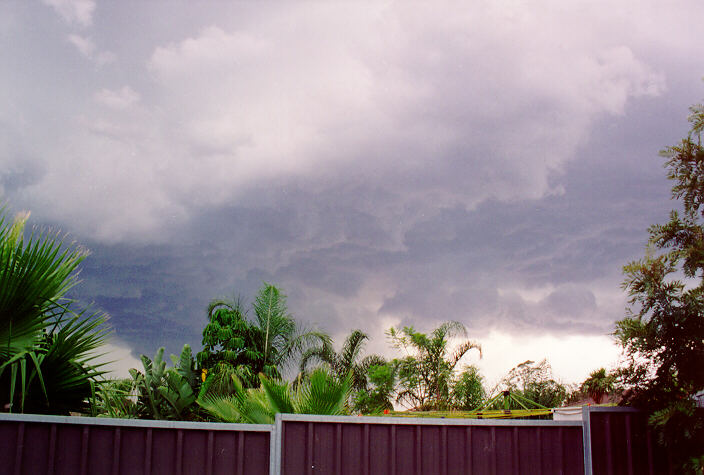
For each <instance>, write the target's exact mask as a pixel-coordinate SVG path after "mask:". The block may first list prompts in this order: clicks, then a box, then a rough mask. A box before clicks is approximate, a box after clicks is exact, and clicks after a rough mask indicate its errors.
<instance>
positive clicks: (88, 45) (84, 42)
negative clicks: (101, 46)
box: [68, 34, 96, 58]
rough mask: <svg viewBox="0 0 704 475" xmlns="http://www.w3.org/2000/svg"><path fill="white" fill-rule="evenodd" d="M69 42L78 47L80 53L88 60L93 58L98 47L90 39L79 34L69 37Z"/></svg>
mask: <svg viewBox="0 0 704 475" xmlns="http://www.w3.org/2000/svg"><path fill="white" fill-rule="evenodd" d="M68 41H69V42H70V43H71V44H72V45H73V46H75V47H76V49H77V50H78V52H79V53H81V54H82V55H83V56H85V57H86V58H91V57H93V54H94V53H95V50H96V47H95V43H94V42H93V40H92V39H90V37H87V36H81V35H77V34H71V35H68Z"/></svg>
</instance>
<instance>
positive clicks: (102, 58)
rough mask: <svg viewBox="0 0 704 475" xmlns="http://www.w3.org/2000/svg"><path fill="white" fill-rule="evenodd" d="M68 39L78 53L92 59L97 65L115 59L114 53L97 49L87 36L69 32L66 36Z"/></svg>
mask: <svg viewBox="0 0 704 475" xmlns="http://www.w3.org/2000/svg"><path fill="white" fill-rule="evenodd" d="M68 41H69V42H70V43H71V44H72V45H73V46H75V47H76V49H77V50H78V52H79V53H81V54H82V55H83V56H85V57H86V58H88V59H90V60H92V61H94V62H95V63H96V64H97V65H98V66H104V65H106V64H110V63H113V62H115V60H116V59H117V57H116V56H115V54H114V53H112V52H110V51H98V48H97V46H96V45H95V42H94V41H93V39H92V38H90V37H89V36H81V35H78V34H71V35H69V36H68Z"/></svg>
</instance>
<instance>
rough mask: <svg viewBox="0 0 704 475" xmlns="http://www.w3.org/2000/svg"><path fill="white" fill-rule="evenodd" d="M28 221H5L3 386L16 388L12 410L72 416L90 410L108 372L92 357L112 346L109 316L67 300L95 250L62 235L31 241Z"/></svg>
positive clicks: (0, 272) (0, 248)
mask: <svg viewBox="0 0 704 475" xmlns="http://www.w3.org/2000/svg"><path fill="white" fill-rule="evenodd" d="M28 216H29V214H24V215H20V216H19V217H18V218H17V219H15V221H14V223H13V224H12V225H9V224H8V222H7V220H6V219H5V216H4V214H2V215H0V381H2V386H3V387H5V388H9V391H8V392H9V394H2V395H0V400H4V401H6V402H4V403H9V404H10V410H17V409H19V410H21V411H25V410H30V411H33V412H53V413H68V411H69V410H79V409H80V408H82V407H83V399H85V398H86V397H88V396H90V380H91V379H93V378H95V377H96V376H97V375H99V374H100V372H99V371H98V370H97V369H95V368H92V367H91V365H90V363H91V359H92V358H93V357H94V356H95V355H94V356H90V354H91V353H92V352H93V350H95V349H96V348H97V347H98V346H100V345H101V344H102V343H103V342H104V339H105V331H104V330H101V329H100V328H101V325H102V323H103V322H104V321H105V316H104V315H103V314H101V313H99V312H93V313H90V312H88V311H87V310H83V311H80V312H76V311H74V310H73V308H74V307H75V305H72V301H71V300H69V299H67V298H65V295H66V292H68V290H70V289H71V288H72V287H73V286H74V285H75V284H76V282H77V280H76V272H75V271H76V268H77V266H78V264H79V263H80V262H81V261H82V260H83V259H84V258H85V257H86V255H87V252H86V251H85V250H83V249H80V248H77V247H75V246H72V245H69V246H65V245H64V244H63V241H62V239H61V237H60V236H59V235H58V234H52V233H43V232H39V233H38V234H35V233H34V232H32V233H31V234H30V236H29V237H28V238H26V239H25V236H24V233H23V231H24V226H25V223H26V220H27V218H28ZM16 390H17V391H19V395H18V397H17V398H16V394H15V391H16ZM3 391H4V390H3ZM7 396H9V398H7ZM6 398H7V399H6ZM25 403H26V406H25Z"/></svg>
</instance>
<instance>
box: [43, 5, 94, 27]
mask: <svg viewBox="0 0 704 475" xmlns="http://www.w3.org/2000/svg"><path fill="white" fill-rule="evenodd" d="M42 1H43V2H44V4H45V5H49V6H51V7H53V8H54V10H55V11H56V13H58V14H59V15H60V16H61V18H62V19H63V20H64V21H65V22H66V23H69V24H71V25H73V24H76V25H78V26H82V27H87V26H91V25H92V24H93V12H94V11H95V1H94V0H42Z"/></svg>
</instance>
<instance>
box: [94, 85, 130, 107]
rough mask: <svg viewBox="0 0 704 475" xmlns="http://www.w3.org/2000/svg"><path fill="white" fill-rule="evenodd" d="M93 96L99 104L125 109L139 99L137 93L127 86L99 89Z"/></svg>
mask: <svg viewBox="0 0 704 475" xmlns="http://www.w3.org/2000/svg"><path fill="white" fill-rule="evenodd" d="M93 98H94V99H95V101H96V102H98V103H99V104H102V105H104V106H106V107H109V108H111V109H127V108H128V107H130V106H132V105H134V104H136V103H137V102H139V99H140V97H139V94H138V93H136V92H135V91H133V90H132V88H131V87H129V86H123V87H122V88H121V89H117V90H111V89H101V90H100V91H98V92H96V93H95V94H93Z"/></svg>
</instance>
